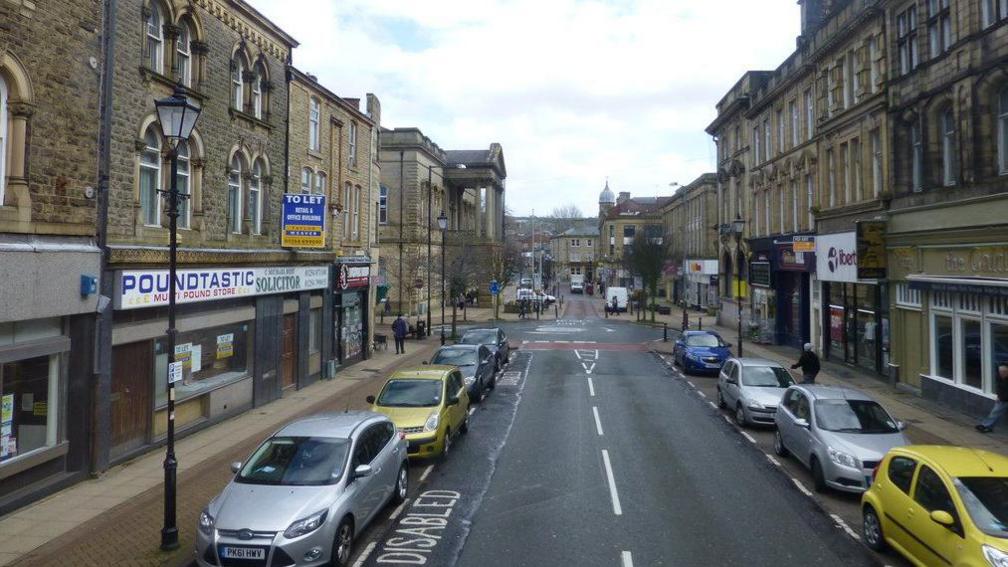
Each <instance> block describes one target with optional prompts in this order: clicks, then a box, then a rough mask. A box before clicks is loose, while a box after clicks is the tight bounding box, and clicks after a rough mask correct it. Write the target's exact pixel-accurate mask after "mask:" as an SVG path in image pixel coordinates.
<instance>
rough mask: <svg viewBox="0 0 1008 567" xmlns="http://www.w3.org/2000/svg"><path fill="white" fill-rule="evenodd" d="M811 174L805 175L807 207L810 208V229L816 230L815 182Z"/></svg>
mask: <svg viewBox="0 0 1008 567" xmlns="http://www.w3.org/2000/svg"><path fill="white" fill-rule="evenodd" d="M814 179H815V178H814V177H813V176H812V174H811V173H808V174H806V175H805V206H806V207H807V208H808V229H809V230H814V229H815V215H814V214H813V213H812V207H814V206H815V181H814Z"/></svg>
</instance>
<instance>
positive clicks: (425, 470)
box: [420, 465, 434, 482]
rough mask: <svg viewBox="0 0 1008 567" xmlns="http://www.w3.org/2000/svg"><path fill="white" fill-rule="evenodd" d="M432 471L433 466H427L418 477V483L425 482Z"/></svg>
mask: <svg viewBox="0 0 1008 567" xmlns="http://www.w3.org/2000/svg"><path fill="white" fill-rule="evenodd" d="M432 470H434V465H427V468H425V469H424V471H423V474H421V475H420V482H423V481H425V480H427V475H429V474H430V473H431V471H432Z"/></svg>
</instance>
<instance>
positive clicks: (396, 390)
mask: <svg viewBox="0 0 1008 567" xmlns="http://www.w3.org/2000/svg"><path fill="white" fill-rule="evenodd" d="M367 401H368V403H369V404H371V409H372V410H373V411H376V412H378V413H383V414H385V415H387V416H388V417H389V419H391V420H392V423H394V424H395V426H396V427H397V428H399V431H401V432H403V434H405V435H406V441H407V442H408V443H409V456H410V457H433V456H436V455H446V454H447V453H448V451H449V450H450V449H451V445H452V443H453V442H454V441H455V438H456V437H457V436H458V435H460V434H462V433H465V432H466V431H468V430H469V393H468V392H467V391H466V387H465V383H464V382H463V380H462V374H461V373H460V372H459V370H458V368H456V367H454V366H442V365H430V366H423V367H420V368H413V369H410V370H400V371H398V372H396V373H394V374H393V375H392V377H391V378H389V379H388V381H387V382H385V386H383V387H382V390H381V393H380V394H378V398H377V399H375V397H374V396H368V397H367Z"/></svg>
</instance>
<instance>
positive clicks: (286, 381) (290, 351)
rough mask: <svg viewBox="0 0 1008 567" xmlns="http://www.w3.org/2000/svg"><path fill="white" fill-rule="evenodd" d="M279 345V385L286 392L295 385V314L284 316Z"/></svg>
mask: <svg viewBox="0 0 1008 567" xmlns="http://www.w3.org/2000/svg"><path fill="white" fill-rule="evenodd" d="M281 343H282V347H281V351H280V374H281V384H282V387H283V389H284V390H286V389H288V388H293V387H294V386H296V385H297V313H291V314H289V315H284V318H283V334H282V338H281Z"/></svg>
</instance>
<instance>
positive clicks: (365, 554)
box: [354, 541, 626, 567]
mask: <svg viewBox="0 0 1008 567" xmlns="http://www.w3.org/2000/svg"><path fill="white" fill-rule="evenodd" d="M375 547H378V542H377V541H372V542H371V543H369V544H367V547H365V548H364V551H363V552H362V553H361V554H360V556H359V557H357V561H354V567H361V565H364V563H366V562H367V560H368V556H369V555H371V552H372V551H374V548H375ZM625 564H626V563H625V562H624V565H625Z"/></svg>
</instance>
